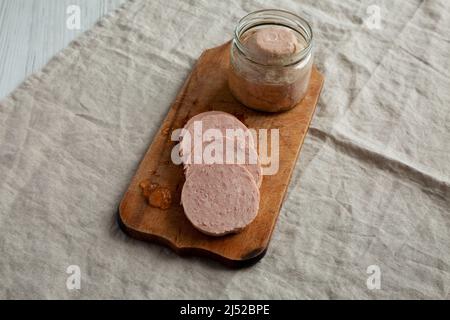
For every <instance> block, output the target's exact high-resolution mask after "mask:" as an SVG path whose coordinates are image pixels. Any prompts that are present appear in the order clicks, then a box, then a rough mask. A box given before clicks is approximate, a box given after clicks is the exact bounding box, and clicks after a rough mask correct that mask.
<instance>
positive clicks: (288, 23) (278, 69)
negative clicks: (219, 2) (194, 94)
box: [228, 10, 313, 112]
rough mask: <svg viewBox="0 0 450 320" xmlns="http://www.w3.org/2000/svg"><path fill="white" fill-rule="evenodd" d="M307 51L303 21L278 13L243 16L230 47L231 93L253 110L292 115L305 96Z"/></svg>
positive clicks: (309, 37) (309, 51) (310, 52)
mask: <svg viewBox="0 0 450 320" xmlns="http://www.w3.org/2000/svg"><path fill="white" fill-rule="evenodd" d="M268 28H270V29H268ZM264 29H265V30H264ZM281 29H283V30H281ZM261 39H263V41H262V42H261V41H260V40H261ZM280 39H281V40H280ZM276 41H278V43H276ZM280 41H281V44H280ZM280 48H281V49H280ZM312 48H313V34H312V30H311V27H310V25H309V23H308V22H307V21H306V20H305V19H303V18H301V17H299V16H297V15H295V14H293V13H290V12H287V11H283V10H260V11H255V12H252V13H250V14H248V15H246V16H245V17H243V18H242V19H241V20H240V21H239V23H238V25H237V27H236V29H235V32H234V37H233V41H232V44H231V56H230V69H229V74H228V84H229V87H230V90H231V93H232V94H233V96H234V97H235V98H236V99H237V100H239V101H240V102H241V103H242V104H244V105H245V106H247V107H249V108H253V109H256V110H261V111H267V112H279V111H285V110H289V109H292V108H293V107H295V106H296V105H297V104H298V103H299V102H300V101H301V100H302V99H303V98H304V97H305V95H306V92H307V90H308V86H309V80H310V77H311V68H312V64H313V50H312Z"/></svg>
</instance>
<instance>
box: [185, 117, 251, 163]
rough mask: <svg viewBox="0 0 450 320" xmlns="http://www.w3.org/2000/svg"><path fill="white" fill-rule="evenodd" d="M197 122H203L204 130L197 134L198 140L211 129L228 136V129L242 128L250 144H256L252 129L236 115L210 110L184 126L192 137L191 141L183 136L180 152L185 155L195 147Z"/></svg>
mask: <svg viewBox="0 0 450 320" xmlns="http://www.w3.org/2000/svg"><path fill="white" fill-rule="evenodd" d="M196 122H201V124H202V132H201V133H200V135H197V138H198V141H201V140H202V136H201V134H204V133H205V132H206V131H207V130H209V129H217V130H219V131H220V132H221V134H222V135H223V136H226V133H227V132H226V130H227V129H232V130H236V129H240V130H242V132H243V133H244V135H245V140H246V141H248V144H250V145H251V146H254V145H255V143H254V141H253V136H252V135H251V133H250V130H249V129H248V128H247V127H246V126H245V124H243V123H242V122H241V121H239V119H237V118H236V117H235V116H233V115H231V114H229V113H226V112H221V111H208V112H203V113H200V114H198V115H196V116H194V117H192V118H191V119H190V120H189V121H188V122H187V123H186V125H185V126H184V129H186V130H187V131H188V132H189V135H190V138H191V139H190V141H186V139H185V137H184V136H181V142H180V152H181V153H182V154H184V155H185V156H188V155H189V154H190V153H191V151H192V149H193V147H194V134H196V132H195V130H194V128H195V127H194V125H195V123H196ZM206 142H207V141H206ZM188 145H190V147H188Z"/></svg>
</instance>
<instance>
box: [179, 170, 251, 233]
mask: <svg viewBox="0 0 450 320" xmlns="http://www.w3.org/2000/svg"><path fill="white" fill-rule="evenodd" d="M181 202H182V204H183V208H184V212H185V214H186V217H187V218H188V219H189V221H190V222H191V223H192V224H193V226H194V227H195V228H197V229H198V230H199V231H201V232H203V233H205V234H208V235H211V236H222V235H225V234H228V233H235V232H239V231H241V230H242V229H243V228H245V227H246V226H247V225H249V224H250V223H251V222H252V221H253V220H254V219H255V217H256V215H257V214H258V209H259V189H258V187H257V186H256V184H255V181H254V180H253V177H252V176H251V175H250V173H249V172H248V170H247V169H245V168H244V167H242V166H240V165H200V166H193V168H192V172H191V173H190V174H189V177H188V178H187V180H186V182H185V183H184V186H183V190H182V192H181Z"/></svg>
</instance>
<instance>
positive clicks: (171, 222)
mask: <svg viewBox="0 0 450 320" xmlns="http://www.w3.org/2000/svg"><path fill="white" fill-rule="evenodd" d="M229 46H230V44H229V43H226V44H224V45H222V46H219V47H216V48H213V49H209V50H206V51H205V52H204V53H203V54H202V55H201V56H200V58H199V60H198V62H197V64H196V66H195V68H194V70H193V71H192V73H191V74H190V76H189V78H188V79H187V81H186V82H185V84H184V86H183V88H182V89H181V91H180V93H179V94H178V96H177V98H176V99H175V102H174V103H173V104H172V106H171V108H170V110H169V113H168V114H167V117H166V119H165V120H164V122H163V124H162V125H161V128H160V130H159V132H158V133H157V134H156V136H155V138H154V140H153V143H152V144H151V146H150V148H149V149H148V151H147V153H146V154H145V156H144V158H143V160H142V162H141V164H140V166H139V168H138V170H137V172H136V174H135V176H134V177H133V179H132V181H131V184H130V186H129V188H128V190H127V191H126V193H125V195H124V197H123V199H122V202H121V203H120V208H119V223H120V225H121V227H122V228H123V230H124V231H125V232H126V233H128V234H129V235H131V236H132V237H135V238H138V239H143V240H151V241H157V242H160V243H163V244H165V245H168V246H169V247H171V248H172V249H174V250H175V251H176V252H178V253H180V254H185V253H187V254H202V255H207V256H210V257H214V258H217V259H219V260H221V261H222V262H225V263H227V264H230V265H233V266H244V265H248V264H252V263H254V262H256V261H258V260H259V259H260V258H261V257H262V256H263V255H264V254H265V252H266V249H267V246H268V244H269V241H270V238H271V235H272V232H273V229H274V226H275V223H276V221H277V218H278V215H279V212H280V209H281V205H282V202H283V199H284V196H285V193H286V190H287V187H288V184H289V181H290V178H291V174H292V171H293V169H294V166H295V163H296V160H297V156H298V154H299V151H300V148H301V146H302V144H303V140H304V138H305V135H306V132H307V130H308V127H309V123H310V121H311V118H312V116H313V114H314V110H315V107H316V104H317V101H318V98H319V95H320V91H321V89H322V85H323V81H324V78H323V76H322V75H321V74H320V73H319V72H318V70H317V69H316V68H315V67H314V69H313V72H312V76H311V84H310V89H309V92H308V94H307V96H306V97H305V99H303V101H302V102H301V103H300V104H299V105H298V106H297V107H295V108H294V109H292V110H290V111H287V112H284V113H278V114H270V113H262V112H257V111H253V110H250V109H248V108H246V107H244V106H243V105H242V104H240V103H239V102H237V101H236V100H235V99H234V98H233V96H232V95H231V93H230V92H229V89H228V85H227V69H228V65H229V51H230V50H229V49H230V47H229ZM208 110H221V111H225V112H229V113H232V114H234V115H236V116H237V117H238V118H239V119H240V120H242V121H243V122H244V123H245V124H246V125H247V126H248V127H249V128H255V129H260V128H266V129H271V128H278V129H279V135H280V149H279V150H280V160H279V161H280V164H279V171H278V173H277V174H276V175H272V176H265V177H264V181H263V184H262V186H261V189H260V191H261V202H260V210H259V213H258V216H257V217H256V219H255V220H254V221H253V222H252V223H251V224H250V225H249V226H248V227H247V228H246V229H244V231H242V232H241V233H239V234H235V235H227V236H224V237H218V238H215V237H210V236H207V235H204V234H202V233H201V232H199V231H197V230H196V229H195V228H194V227H193V226H192V225H191V224H190V222H189V221H188V220H187V218H186V217H185V215H184V212H183V207H182V206H181V205H180V204H179V203H180V194H181V189H182V186H183V183H184V174H183V169H182V166H180V165H175V164H173V163H172V161H171V158H170V154H171V150H172V148H173V146H174V145H175V143H174V142H172V141H171V139H170V134H171V132H172V131H173V130H174V129H177V128H181V127H183V125H184V124H185V123H186V121H187V120H188V119H189V118H190V117H192V116H194V115H196V114H198V113H200V112H204V111H208ZM148 179H150V181H152V182H154V183H157V184H159V185H160V186H163V187H166V188H168V189H169V190H170V192H171V194H172V198H173V200H172V205H171V207H170V208H169V209H166V210H162V209H159V208H155V207H152V206H150V205H149V204H148V202H147V201H146V199H145V198H144V196H143V194H142V190H141V188H140V187H139V183H140V182H142V181H145V180H148Z"/></svg>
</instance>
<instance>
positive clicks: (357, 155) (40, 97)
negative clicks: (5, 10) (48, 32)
mask: <svg viewBox="0 0 450 320" xmlns="http://www.w3.org/2000/svg"><path fill="white" fill-rule="evenodd" d="M369 5H377V6H378V8H380V17H381V21H380V25H373V24H370V23H368V24H366V23H365V21H366V20H365V19H366V18H367V17H368V16H370V12H373V11H371V10H369V11H367V10H368V7H369ZM268 7H269V8H271V7H277V8H283V9H286V10H290V11H293V12H296V13H299V14H302V15H305V16H307V17H308V18H309V20H310V21H311V23H312V25H313V27H314V31H315V41H316V47H315V48H316V63H317V66H318V68H319V69H320V70H321V71H322V72H323V73H324V75H325V77H326V83H325V87H324V90H323V92H322V96H321V99H320V103H319V105H318V109H317V112H316V115H315V117H314V120H313V122H312V125H311V129H310V131H309V133H308V135H307V138H306V141H305V144H304V147H303V150H302V152H301V155H300V158H299V161H298V163H297V166H296V169H295V174H294V176H293V179H292V181H291V184H290V187H289V192H288V195H287V197H286V200H285V203H284V206H283V209H282V211H281V214H280V217H279V220H278V223H277V226H276V229H275V232H274V235H273V238H272V241H271V244H270V246H269V250H268V252H267V255H266V256H265V257H264V258H263V259H262V260H261V261H260V262H259V263H258V264H256V265H254V266H253V267H251V268H247V269H241V270H230V269H227V268H225V267H223V266H222V265H220V264H218V263H216V262H214V261H210V260H207V259H201V258H181V257H179V256H178V255H176V254H175V253H173V252H172V251H170V250H169V249H166V248H164V247H161V246H159V245H154V244H151V243H146V242H140V241H137V240H134V239H132V238H130V237H128V236H126V235H125V234H123V233H122V231H121V230H120V229H119V228H118V225H117V222H116V212H117V208H118V204H119V201H120V199H121V197H122V195H123V193H124V191H125V190H126V188H127V185H128V183H129V181H130V179H131V177H132V176H133V174H134V172H135V170H136V168H137V165H138V164H139V162H140V160H141V158H142V156H143V154H144V152H145V151H146V149H147V147H148V146H149V144H150V142H151V140H152V138H153V136H154V135H155V133H156V131H157V129H158V128H159V126H160V124H161V121H162V120H163V119H164V117H165V114H166V112H167V110H168V108H169V106H170V104H171V102H172V101H173V99H174V97H175V96H176V94H177V92H178V90H179V89H180V86H181V85H182V83H183V81H184V80H185V78H186V77H187V75H188V73H189V72H190V70H191V69H192V67H193V65H194V63H195V61H196V58H197V57H198V56H199V55H200V53H201V52H202V51H203V50H204V49H206V48H208V47H213V46H216V45H219V44H221V43H223V42H225V41H227V40H228V39H229V38H230V37H231V35H232V29H233V27H234V25H235V24H236V22H237V21H238V19H239V18H240V17H242V16H243V15H244V14H246V13H248V12H251V11H253V10H258V9H262V8H268ZM368 12H369V13H368ZM377 27H379V28H377ZM449 35H450V3H449V2H447V1H444V0H442V1H439V0H429V1H363V2H357V1H337V0H328V1H320V2H319V1H313V0H311V1H273V2H272V3H269V2H266V1H264V2H263V1H233V2H228V1H186V2H181V1H167V0H165V1H162V0H160V1H144V0H138V1H131V2H127V3H126V4H125V6H124V7H122V8H121V9H119V10H118V11H116V12H114V13H112V14H111V15H109V16H107V17H105V18H104V19H102V20H101V21H100V22H99V24H98V25H96V26H95V27H94V28H93V29H92V30H90V31H89V32H87V33H86V34H83V35H82V36H81V37H80V38H78V39H77V40H76V41H74V42H73V43H72V44H71V45H70V46H69V47H68V48H66V49H65V50H63V51H62V52H61V53H59V54H58V55H56V56H55V57H54V58H53V59H52V60H51V61H50V63H49V64H48V65H47V66H46V67H45V68H44V69H43V70H42V71H41V72H39V73H37V74H35V75H33V76H32V77H30V78H29V79H28V80H27V81H25V82H24V83H23V84H22V85H21V86H20V87H19V88H18V89H16V90H15V91H14V92H12V94H11V95H10V96H8V97H7V98H6V99H5V100H3V101H2V102H1V103H0V298H34V299H38V298H63V299H87V298H99V299H108V298H131V299H134V298H275V299H278V298H287V299H293V298H300V299H302V298H306V299H316V298H319V299H322V298H323V299H327V298H332V299H333V298H351V299H357V298H362V299H367V298H370V299H381V298H399V299H403V298H440V299H448V298H449V297H450V296H449V295H450V294H449V291H450V248H449V246H450V111H449V108H450V78H449V70H450V36H449ZM69 265H77V266H79V268H80V271H81V288H80V289H79V290H68V288H67V287H66V280H67V277H68V276H69V274H67V273H66V269H67V267H68V266H69ZM371 265H376V266H378V267H379V269H380V272H381V282H380V285H381V287H380V289H374V290H370V289H369V288H368V287H367V285H366V281H367V278H368V277H369V274H367V273H366V271H367V268H368V267H369V266H371Z"/></svg>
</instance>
